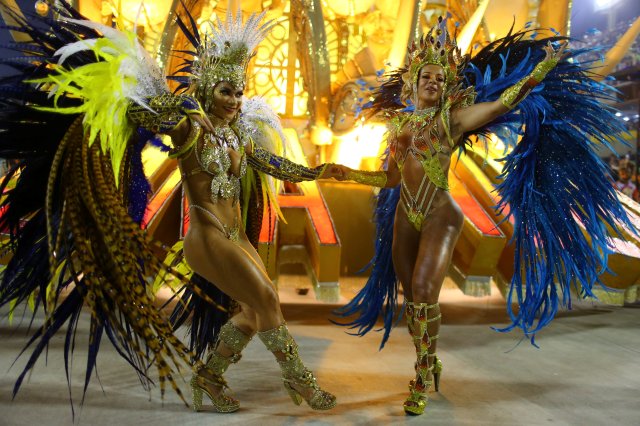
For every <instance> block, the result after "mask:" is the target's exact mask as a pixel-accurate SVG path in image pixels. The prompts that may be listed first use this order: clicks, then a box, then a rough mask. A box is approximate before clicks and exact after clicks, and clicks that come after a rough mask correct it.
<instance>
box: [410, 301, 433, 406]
mask: <svg viewBox="0 0 640 426" xmlns="http://www.w3.org/2000/svg"><path fill="white" fill-rule="evenodd" d="M406 315H407V324H408V327H409V331H410V333H411V336H412V338H413V343H414V345H415V348H416V356H417V360H416V364H415V368H416V378H415V379H414V380H411V381H410V382H409V397H408V398H407V399H406V400H405V402H404V404H403V407H404V411H405V412H406V413H407V414H415V415H420V414H423V413H424V410H425V408H426V406H427V403H428V401H429V395H428V391H429V387H430V386H431V384H432V383H433V382H434V380H435V381H436V390H438V389H439V381H440V374H441V372H442V362H441V361H440V360H439V359H438V357H437V356H436V354H435V351H432V352H430V351H429V349H430V348H431V347H432V344H433V342H434V341H435V340H436V339H437V338H438V330H439V328H440V319H441V318H442V316H441V315H440V305H439V304H438V303H435V304H433V305H429V304H427V303H413V302H407V311H406ZM429 329H431V330H429ZM429 331H431V336H430V335H429ZM429 361H431V362H429Z"/></svg>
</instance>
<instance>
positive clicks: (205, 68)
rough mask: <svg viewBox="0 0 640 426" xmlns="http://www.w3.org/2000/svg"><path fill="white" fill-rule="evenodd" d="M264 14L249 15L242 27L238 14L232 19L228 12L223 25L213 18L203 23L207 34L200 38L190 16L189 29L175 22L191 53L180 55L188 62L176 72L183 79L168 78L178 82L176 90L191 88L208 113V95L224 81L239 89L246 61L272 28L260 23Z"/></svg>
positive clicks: (245, 69) (176, 77)
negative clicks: (187, 40)
mask: <svg viewBox="0 0 640 426" xmlns="http://www.w3.org/2000/svg"><path fill="white" fill-rule="evenodd" d="M265 13H266V11H263V12H262V13H260V14H255V13H254V14H251V16H249V18H248V19H247V21H246V22H245V23H244V24H243V23H242V12H241V11H240V10H238V11H237V12H236V15H235V16H233V14H232V13H231V11H228V12H227V17H226V20H225V21H224V22H223V21H221V20H220V18H217V19H216V22H212V21H207V22H206V23H205V24H206V25H207V26H208V28H209V31H208V32H207V33H206V34H205V35H204V37H202V38H201V37H200V34H199V32H198V28H197V26H196V23H195V21H194V20H193V18H192V17H191V16H190V15H189V20H190V24H191V28H190V29H189V28H187V26H186V25H185V23H184V22H182V20H181V19H180V18H178V20H177V22H178V25H179V26H180V27H181V29H182V30H183V32H184V34H185V35H186V36H187V38H188V39H189V41H190V42H191V44H192V45H193V47H194V49H195V50H194V51H187V52H183V53H186V54H187V55H189V56H190V58H185V62H184V64H183V66H182V67H181V68H180V69H179V70H178V72H179V73H186V74H187V75H181V76H171V77H169V78H171V79H173V80H176V81H178V82H180V86H179V87H178V90H184V89H187V88H189V87H191V88H193V89H194V90H195V96H196V97H197V98H198V100H199V101H200V102H202V103H203V104H204V107H205V109H208V107H209V105H208V104H209V103H210V99H209V98H210V93H211V91H212V90H213V89H214V87H215V85H216V84H218V83H219V82H221V81H228V82H229V83H231V84H233V86H234V87H237V88H243V87H244V84H245V77H246V73H247V66H248V65H249V61H250V60H251V58H252V57H253V56H254V55H255V49H256V47H257V46H258V44H260V42H261V41H262V40H263V39H264V38H265V36H266V35H267V34H268V32H269V31H270V30H271V28H272V27H273V21H272V20H269V21H267V22H264V23H262V20H263V18H264V15H265Z"/></svg>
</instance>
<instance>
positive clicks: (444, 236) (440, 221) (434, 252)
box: [412, 200, 464, 303]
mask: <svg viewBox="0 0 640 426" xmlns="http://www.w3.org/2000/svg"><path fill="white" fill-rule="evenodd" d="M452 203H453V204H447V205H444V206H442V207H440V208H438V209H437V210H435V211H434V212H432V214H430V215H429V216H428V218H427V220H425V222H424V223H423V225H422V230H421V233H420V244H419V249H418V255H417V257H416V262H415V265H414V268H413V277H412V290H413V296H414V299H415V301H418V302H427V303H436V302H437V301H438V296H439V295H440V289H441V287H442V283H443V282H444V279H445V277H446V274H447V271H448V269H449V264H450V262H451V257H452V255H453V249H454V247H455V245H456V242H457V241H458V237H459V236H460V231H461V229H462V220H463V219H464V217H463V216H462V213H461V212H460V209H459V208H458V207H457V205H456V204H455V203H454V202H453V200H452Z"/></svg>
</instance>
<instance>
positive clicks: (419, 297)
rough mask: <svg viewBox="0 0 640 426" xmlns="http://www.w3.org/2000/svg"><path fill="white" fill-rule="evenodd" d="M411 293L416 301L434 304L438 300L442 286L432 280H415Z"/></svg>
mask: <svg viewBox="0 0 640 426" xmlns="http://www.w3.org/2000/svg"><path fill="white" fill-rule="evenodd" d="M412 284H413V285H412V289H411V293H412V296H413V302H414V303H428V304H430V305H433V304H434V303H437V302H438V297H439V295H440V286H439V285H436V283H434V282H432V281H431V280H427V281H426V282H425V281H421V282H419V283H418V282H413V283H412Z"/></svg>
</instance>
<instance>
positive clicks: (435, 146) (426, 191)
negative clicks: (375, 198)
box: [389, 107, 453, 231]
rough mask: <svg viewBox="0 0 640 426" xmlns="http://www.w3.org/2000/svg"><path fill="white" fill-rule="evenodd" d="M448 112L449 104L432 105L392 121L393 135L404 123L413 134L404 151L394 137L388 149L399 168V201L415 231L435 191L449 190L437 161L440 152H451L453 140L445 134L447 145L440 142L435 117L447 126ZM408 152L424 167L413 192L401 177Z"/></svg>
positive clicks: (398, 131)
mask: <svg viewBox="0 0 640 426" xmlns="http://www.w3.org/2000/svg"><path fill="white" fill-rule="evenodd" d="M448 115H449V108H443V109H440V108H439V107H432V108H427V109H423V110H418V111H415V112H414V113H411V114H404V115H401V116H397V117H395V118H393V119H392V121H391V123H392V131H393V132H395V135H396V136H397V135H398V134H399V133H400V132H401V131H402V130H403V129H404V128H405V127H408V128H409V129H410V130H411V132H412V134H413V137H412V138H411V142H410V144H409V146H408V147H407V149H406V150H405V152H402V151H400V150H399V149H398V139H397V137H396V138H393V141H392V142H391V144H390V146H389V153H390V154H391V157H392V158H393V160H394V161H395V162H396V164H397V165H398V169H399V170H400V176H401V181H400V184H401V187H400V205H401V206H402V208H403V210H404V212H405V214H406V215H407V218H408V220H409V222H410V223H411V224H412V225H413V226H414V227H415V228H416V230H418V231H420V230H421V229H422V223H423V222H424V219H425V218H426V217H427V216H428V214H429V211H430V210H431V205H432V204H433V201H434V199H435V196H436V194H437V192H438V191H439V190H442V191H448V190H449V182H448V178H447V174H446V171H445V170H444V169H443V167H442V165H441V164H440V158H439V155H440V154H448V153H449V152H450V150H451V149H452V148H453V140H451V138H450V137H448V138H447V139H448V141H449V145H450V146H449V147H448V148H447V147H445V146H443V144H442V143H440V134H439V132H438V120H437V118H438V117H441V118H442V120H443V122H444V123H445V127H446V126H447V124H448V121H449V120H448ZM448 135H449V134H448V132H447V136H448ZM409 155H411V156H412V157H413V158H414V159H415V160H416V161H418V162H419V163H420V164H421V165H422V169H423V171H424V174H423V175H422V180H421V181H420V185H419V186H418V190H417V191H416V194H415V195H413V194H412V193H411V191H410V190H409V188H408V186H407V184H406V182H405V177H404V163H405V161H406V159H407V157H408V156H409Z"/></svg>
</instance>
